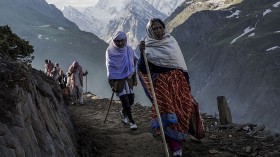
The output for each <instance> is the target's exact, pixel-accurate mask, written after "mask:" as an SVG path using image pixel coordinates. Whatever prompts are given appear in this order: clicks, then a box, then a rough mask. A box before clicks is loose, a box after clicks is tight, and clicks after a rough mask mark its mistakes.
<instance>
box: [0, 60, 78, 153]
mask: <svg viewBox="0 0 280 157" xmlns="http://www.w3.org/2000/svg"><path fill="white" fill-rule="evenodd" d="M0 80H1V81H0V89H1V90H0V154H1V157H15V156H22V157H24V156H27V157H29V156H37V157H41V156H46V157H47V156H67V157H71V156H73V157H74V156H78V155H77V150H76V139H75V136H74V127H73V124H72V122H71V120H70V117H69V114H68V111H67V109H66V106H65V103H64V99H63V96H62V94H61V89H60V88H59V87H58V85H57V84H55V83H54V82H53V80H52V79H51V78H48V77H47V76H46V75H45V74H44V73H43V72H41V71H37V70H34V69H32V68H30V67H28V66H26V65H23V64H21V63H16V62H11V61H8V60H7V59H3V56H0Z"/></svg>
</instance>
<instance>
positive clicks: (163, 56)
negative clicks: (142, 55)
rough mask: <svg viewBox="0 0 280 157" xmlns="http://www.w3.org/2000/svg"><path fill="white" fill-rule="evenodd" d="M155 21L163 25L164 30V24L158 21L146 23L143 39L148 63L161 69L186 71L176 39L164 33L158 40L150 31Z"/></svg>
mask: <svg viewBox="0 0 280 157" xmlns="http://www.w3.org/2000/svg"><path fill="white" fill-rule="evenodd" d="M155 20H156V21H158V22H160V23H161V24H163V27H164V28H165V25H164V23H163V22H162V21H161V20H160V19H151V20H150V21H149V22H148V24H147V26H146V33H147V37H146V39H145V43H146V49H145V52H146V56H147V59H148V61H149V62H151V63H153V64H155V65H157V66H161V67H166V68H175V69H181V70H183V71H188V68H187V65H186V63H185V59H184V56H183V54H182V51H181V49H180V47H179V45H178V43H177V41H176V39H175V38H174V37H173V36H171V35H170V34H169V33H166V32H165V35H164V36H163V38H162V39H158V37H157V36H156V35H155V33H154V31H153V29H152V24H153V21H155Z"/></svg>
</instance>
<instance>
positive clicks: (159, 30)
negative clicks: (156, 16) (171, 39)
mask: <svg viewBox="0 0 280 157" xmlns="http://www.w3.org/2000/svg"><path fill="white" fill-rule="evenodd" d="M152 29H153V31H154V33H155V35H156V36H157V37H158V38H159V39H162V38H163V36H164V34H165V32H164V28H163V26H162V25H161V24H160V23H159V22H157V21H156V22H154V23H153V25H152Z"/></svg>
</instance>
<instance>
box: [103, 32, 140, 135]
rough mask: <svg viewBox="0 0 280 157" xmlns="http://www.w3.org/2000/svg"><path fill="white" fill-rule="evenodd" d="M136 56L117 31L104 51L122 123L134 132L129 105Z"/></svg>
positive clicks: (134, 78) (134, 80) (135, 83)
mask: <svg viewBox="0 0 280 157" xmlns="http://www.w3.org/2000/svg"><path fill="white" fill-rule="evenodd" d="M137 61H138V56H137V55H136V54H135V52H134V51H133V49H132V48H131V47H130V46H128V45H127V36H126V34H125V33H124V32H122V31H118V32H117V33H116V34H114V35H113V37H112V41H111V43H110V45H109V47H108V48H107V50H106V67H107V77H108V79H109V84H110V86H111V88H112V90H113V92H116V95H117V96H118V97H119V98H120V101H121V103H122V108H123V109H122V110H121V112H120V115H121V120H122V122H123V123H125V124H127V123H128V122H129V123H130V129H132V130H136V129H137V125H136V123H135V121H134V119H133V117H132V114H131V105H132V104H133V103H134V92H133V86H136V85H137V80H136V73H135V71H136V69H135V65H136V63H137Z"/></svg>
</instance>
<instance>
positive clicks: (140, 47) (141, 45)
mask: <svg viewBox="0 0 280 157" xmlns="http://www.w3.org/2000/svg"><path fill="white" fill-rule="evenodd" d="M139 49H140V52H141V53H144V52H145V41H144V40H142V41H140V44H139Z"/></svg>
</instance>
